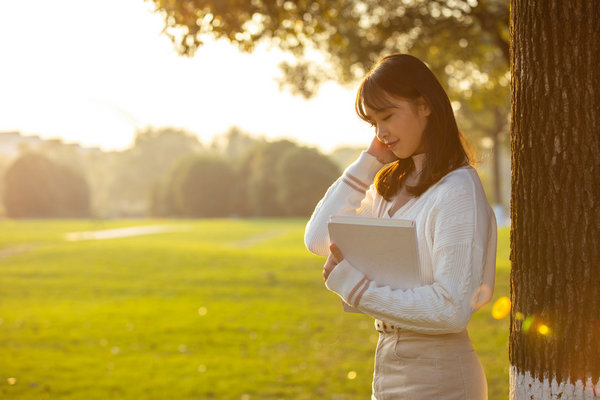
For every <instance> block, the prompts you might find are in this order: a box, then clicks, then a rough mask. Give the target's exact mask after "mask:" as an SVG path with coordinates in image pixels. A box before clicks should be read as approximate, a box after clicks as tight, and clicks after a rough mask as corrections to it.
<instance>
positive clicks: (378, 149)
mask: <svg viewBox="0 0 600 400" xmlns="http://www.w3.org/2000/svg"><path fill="white" fill-rule="evenodd" d="M367 153H369V154H370V155H372V156H373V157H375V158H377V160H378V161H379V162H380V163H382V164H389V163H391V162H393V161H396V160H397V159H398V157H397V156H396V155H395V154H394V153H392V151H391V150H390V149H388V147H387V146H386V145H385V144H384V143H381V142H380V141H379V139H377V136H374V137H373V140H371V144H370V145H369V148H368V149H367Z"/></svg>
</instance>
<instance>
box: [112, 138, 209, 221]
mask: <svg viewBox="0 0 600 400" xmlns="http://www.w3.org/2000/svg"><path fill="white" fill-rule="evenodd" d="M201 148H202V146H201V144H200V142H199V141H198V138H197V136H195V135H194V134H191V133H189V132H186V131H184V130H180V129H175V128H147V129H145V130H143V131H139V132H137V133H136V137H135V141H134V144H133V146H132V147H131V148H129V149H127V150H124V151H121V152H118V153H116V154H114V155H113V161H114V163H113V180H112V182H111V184H110V187H109V192H110V194H111V197H112V201H113V202H115V203H116V204H115V206H116V208H117V209H118V210H120V212H121V213H124V214H126V215H127V214H133V215H143V214H144V213H145V211H146V210H147V209H148V206H149V205H148V199H149V194H150V192H151V191H152V187H153V184H154V182H155V181H160V180H162V179H164V178H165V177H166V175H167V174H168V173H169V170H170V169H171V167H172V166H173V163H174V162H175V161H177V160H178V159H180V158H181V157H184V156H186V155H190V154H193V153H196V152H198V151H200V149H201Z"/></svg>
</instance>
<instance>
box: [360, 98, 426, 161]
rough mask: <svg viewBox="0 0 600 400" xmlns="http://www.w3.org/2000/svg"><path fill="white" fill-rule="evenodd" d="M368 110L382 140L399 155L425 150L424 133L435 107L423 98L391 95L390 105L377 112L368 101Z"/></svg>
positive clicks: (406, 156) (376, 131)
mask: <svg viewBox="0 0 600 400" xmlns="http://www.w3.org/2000/svg"><path fill="white" fill-rule="evenodd" d="M365 111H366V113H367V116H368V118H369V120H370V121H371V124H372V125H373V127H374V128H375V133H376V135H377V138H378V139H379V141H380V142H382V143H384V144H385V145H386V146H387V148H388V149H390V150H391V151H392V153H394V154H395V155H396V156H397V157H398V158H400V159H405V158H409V157H411V156H412V155H413V154H419V153H423V152H424V151H425V150H424V145H423V140H422V139H423V132H424V131H425V127H426V126H427V116H429V114H431V110H430V108H429V106H428V105H427V102H426V101H425V100H424V99H423V98H419V99H418V100H416V101H413V100H407V99H404V98H400V97H390V105H389V106H388V107H386V108H384V109H382V110H379V111H376V110H374V109H372V108H370V107H369V106H367V105H366V104H365Z"/></svg>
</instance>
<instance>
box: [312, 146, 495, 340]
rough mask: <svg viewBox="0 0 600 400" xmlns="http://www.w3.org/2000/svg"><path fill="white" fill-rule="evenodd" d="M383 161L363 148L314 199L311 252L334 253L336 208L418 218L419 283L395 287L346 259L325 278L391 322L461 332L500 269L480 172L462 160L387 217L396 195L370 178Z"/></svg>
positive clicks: (484, 300)
mask: <svg viewBox="0 0 600 400" xmlns="http://www.w3.org/2000/svg"><path fill="white" fill-rule="evenodd" d="M382 167H383V164H382V163H380V162H379V161H378V160H377V159H376V158H375V157H373V156H372V155H370V154H368V153H366V152H363V153H362V154H361V155H360V156H359V158H358V159H357V160H356V161H355V162H354V163H353V164H351V165H350V166H349V167H348V168H347V169H346V170H345V171H344V173H343V174H342V176H341V177H340V178H339V179H338V180H337V181H335V182H334V183H333V185H331V187H330V188H329V189H328V190H327V192H326V193H325V196H324V197H323V198H322V199H321V201H320V202H319V203H318V204H317V206H316V208H315V210H314V212H313V214H312V216H311V218H310V220H309V222H308V224H307V226H306V231H305V237H304V241H305V244H306V246H307V248H308V249H309V250H310V251H311V252H312V253H314V254H317V255H321V256H327V255H329V245H330V241H329V234H328V230H327V223H328V222H329V218H330V217H331V216H332V215H363V216H370V217H378V218H384V219H385V218H401V219H410V220H413V221H415V226H416V234H417V245H418V250H419V259H420V268H421V271H420V273H421V284H422V285H421V286H419V287H416V288H413V289H408V290H400V289H395V290H394V289H392V288H390V287H389V286H387V285H385V283H383V282H374V281H371V280H369V279H368V278H367V277H366V276H365V275H364V274H363V273H362V272H360V271H359V270H358V269H357V268H355V266H353V265H351V264H350V263H349V262H348V261H346V260H343V261H342V262H340V263H339V264H338V265H337V266H336V267H335V268H334V269H333V271H332V272H331V274H330V275H329V277H328V278H327V280H326V282H325V285H326V286H327V288H328V289H330V290H332V291H334V292H335V293H337V294H338V295H339V296H340V297H341V298H342V299H343V300H344V301H345V302H346V303H348V304H350V305H352V306H354V307H356V308H358V309H359V310H361V311H362V312H364V313H366V314H369V315H371V316H373V317H374V318H377V319H380V320H382V321H384V322H387V323H389V324H392V325H394V326H398V327H400V328H404V329H408V330H412V331H415V332H420V333H425V334H445V333H455V332H460V331H462V330H464V329H465V328H466V326H467V324H468V322H469V320H470V318H471V315H472V314H473V313H474V312H475V311H476V310H477V309H478V308H479V307H481V306H482V305H483V304H485V303H487V302H488V301H489V300H491V298H492V292H493V288H494V276H495V270H496V242H497V226H496V219H495V216H494V213H493V211H492V209H491V207H490V206H489V204H488V202H487V199H486V197H485V192H484V190H483V187H482V185H481V181H480V179H479V176H478V174H477V171H476V170H475V169H474V168H473V167H471V166H464V167H461V168H458V169H455V170H453V171H451V172H449V173H448V174H446V176H444V177H443V178H442V179H441V180H440V181H438V182H437V183H436V184H434V185H432V186H431V187H429V189H427V191H425V192H424V193H423V194H421V195H420V196H418V197H413V198H411V199H410V200H409V201H408V202H406V203H405V204H404V205H402V206H401V207H400V208H399V209H398V210H397V211H395V212H394V213H393V215H392V216H390V215H389V213H388V211H389V209H390V207H391V205H392V203H393V201H387V200H385V199H384V198H383V197H382V196H380V195H379V194H378V193H377V190H376V188H375V185H374V184H372V182H373V180H374V178H375V175H376V174H377V172H378V171H379V170H380V169H381V168H382Z"/></svg>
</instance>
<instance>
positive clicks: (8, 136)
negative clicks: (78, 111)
mask: <svg viewBox="0 0 600 400" xmlns="http://www.w3.org/2000/svg"><path fill="white" fill-rule="evenodd" d="M47 143H56V144H59V145H62V146H65V147H71V148H75V149H76V150H78V151H80V152H82V153H92V152H93V153H96V152H98V153H100V152H102V150H101V149H100V148H99V147H82V146H81V145H80V144H78V143H64V142H62V140H60V139H42V138H40V137H39V136H38V135H27V136H26V135H22V134H21V133H20V132H17V131H4V132H0V157H2V158H7V159H9V160H11V159H14V158H17V157H18V156H19V154H21V153H22V152H23V151H25V150H35V149H38V148H40V147H42V146H43V145H45V144H47Z"/></svg>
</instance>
